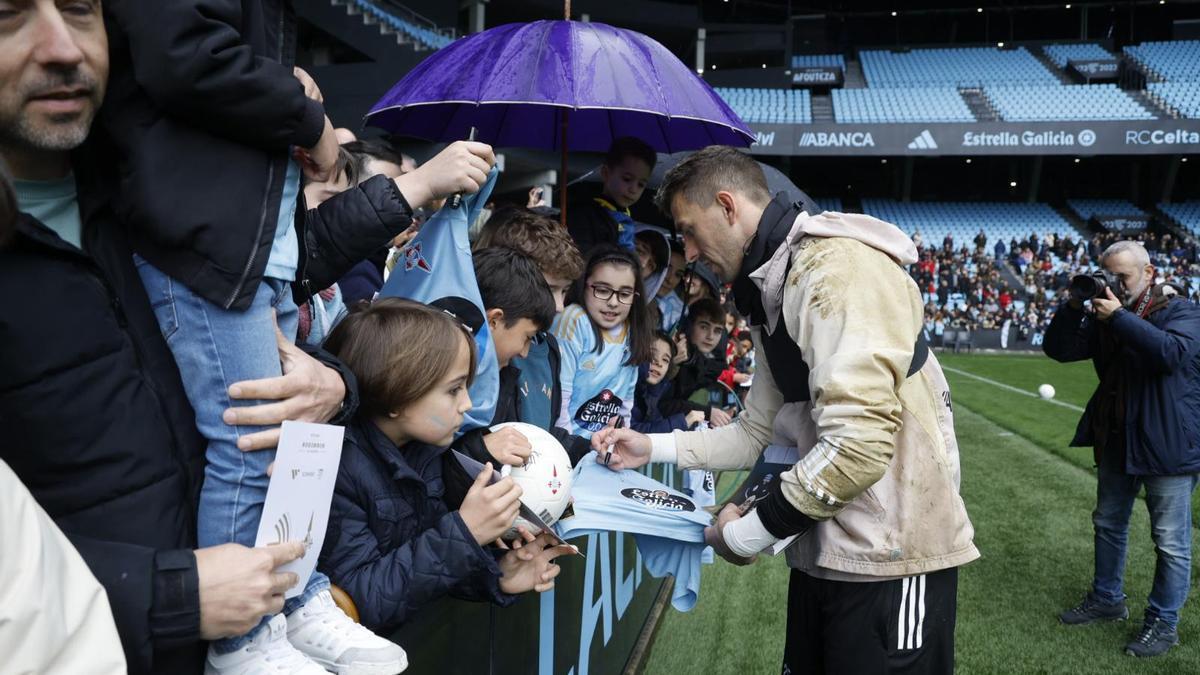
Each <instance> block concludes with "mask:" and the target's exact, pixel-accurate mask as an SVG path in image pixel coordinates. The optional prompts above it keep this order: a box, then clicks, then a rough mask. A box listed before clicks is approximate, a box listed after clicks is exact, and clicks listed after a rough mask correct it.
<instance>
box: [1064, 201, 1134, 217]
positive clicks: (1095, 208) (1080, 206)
mask: <svg viewBox="0 0 1200 675" xmlns="http://www.w3.org/2000/svg"><path fill="white" fill-rule="evenodd" d="M1067 206H1068V207H1070V209H1071V210H1072V211H1074V212H1075V214H1076V215H1078V216H1079V217H1080V218H1082V219H1084V220H1087V219H1088V218H1091V217H1092V216H1144V215H1146V212H1145V211H1143V210H1141V209H1139V208H1138V207H1137V206H1135V205H1134V204H1133V202H1131V201H1129V200H1127V199H1068V200H1067Z"/></svg>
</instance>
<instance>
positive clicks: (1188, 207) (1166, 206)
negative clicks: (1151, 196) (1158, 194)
mask: <svg viewBox="0 0 1200 675" xmlns="http://www.w3.org/2000/svg"><path fill="white" fill-rule="evenodd" d="M1158 208H1159V209H1161V210H1162V212H1163V213H1165V214H1167V215H1168V216H1170V217H1172V218H1174V219H1175V220H1177V221H1179V224H1180V225H1182V226H1183V229H1185V230H1187V231H1188V232H1190V233H1191V234H1192V235H1193V236H1197V237H1200V201H1190V202H1179V203H1175V204H1171V203H1168V202H1163V203H1162V204H1159V205H1158Z"/></svg>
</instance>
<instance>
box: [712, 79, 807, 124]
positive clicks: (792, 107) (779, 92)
mask: <svg viewBox="0 0 1200 675" xmlns="http://www.w3.org/2000/svg"><path fill="white" fill-rule="evenodd" d="M714 90H715V91H716V92H717V95H718V96H720V97H721V98H723V99H725V102H726V103H727V104H729V107H730V108H733V112H735V113H737V116H738V117H740V118H742V121H743V122H746V123H748V124H808V123H811V122H812V99H811V94H809V92H808V90H807V89H753V88H749V87H715V88H714Z"/></svg>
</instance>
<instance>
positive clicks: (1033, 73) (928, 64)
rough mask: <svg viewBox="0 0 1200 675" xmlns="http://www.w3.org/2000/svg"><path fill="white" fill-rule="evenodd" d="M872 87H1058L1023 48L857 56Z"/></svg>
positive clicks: (971, 48) (963, 48)
mask: <svg viewBox="0 0 1200 675" xmlns="http://www.w3.org/2000/svg"><path fill="white" fill-rule="evenodd" d="M859 58H860V59H861V60H862V66H863V74H864V75H865V76H866V78H867V84H868V85H869V86H871V87H902V88H903V87H981V86H984V85H989V84H1058V78H1056V77H1055V76H1054V75H1053V74H1052V73H1051V72H1050V71H1049V70H1047V69H1046V66H1044V65H1042V63H1041V62H1040V61H1038V60H1037V58H1035V57H1034V56H1033V54H1031V53H1029V51H1028V50H1026V49H1025V48H1024V47H1021V48H1018V49H1010V50H1002V49H994V48H991V47H958V48H949V49H914V50H912V51H908V52H891V51H877V50H864V51H862V52H860V53H859Z"/></svg>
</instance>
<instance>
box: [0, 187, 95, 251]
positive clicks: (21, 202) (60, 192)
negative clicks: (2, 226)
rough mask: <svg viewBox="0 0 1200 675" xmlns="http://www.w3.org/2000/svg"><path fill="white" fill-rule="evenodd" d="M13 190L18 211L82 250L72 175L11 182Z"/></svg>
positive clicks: (80, 224)
mask: <svg viewBox="0 0 1200 675" xmlns="http://www.w3.org/2000/svg"><path fill="white" fill-rule="evenodd" d="M13 189H14V190H15V191H16V193H17V207H18V208H19V209H20V210H22V211H24V212H25V213H28V214H29V215H31V216H33V217H34V218H37V219H38V220H39V221H41V222H42V223H43V224H44V225H45V226H46V227H49V228H50V229H52V230H54V231H55V232H57V233H58V236H60V237H62V238H63V241H66V242H67V243H69V244H71V245H72V246H74V247H76V248H83V243H82V242H83V223H82V221H81V219H80V217H79V197H78V195H77V194H76V192H75V175H74V174H67V175H66V177H64V178H60V179H58V180H14V181H13Z"/></svg>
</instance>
